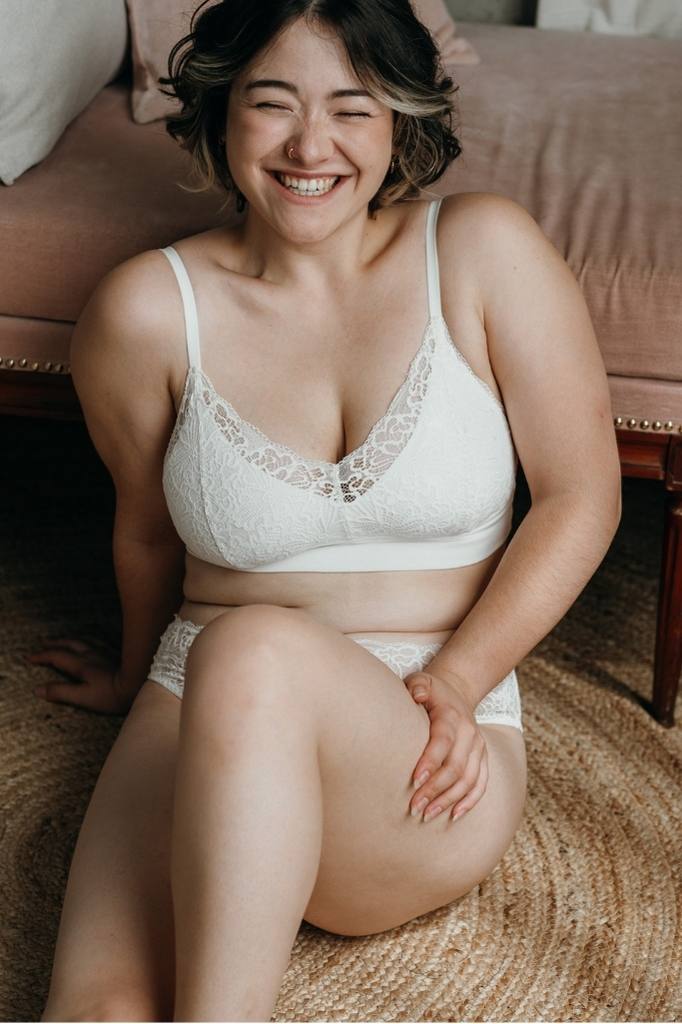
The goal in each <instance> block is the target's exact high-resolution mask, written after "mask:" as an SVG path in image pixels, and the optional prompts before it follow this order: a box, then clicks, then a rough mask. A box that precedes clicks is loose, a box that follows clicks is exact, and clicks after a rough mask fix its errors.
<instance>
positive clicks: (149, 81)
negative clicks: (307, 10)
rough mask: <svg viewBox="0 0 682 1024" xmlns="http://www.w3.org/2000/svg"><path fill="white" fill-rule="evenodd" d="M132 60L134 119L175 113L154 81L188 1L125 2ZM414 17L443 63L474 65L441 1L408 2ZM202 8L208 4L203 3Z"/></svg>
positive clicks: (180, 30)
mask: <svg viewBox="0 0 682 1024" xmlns="http://www.w3.org/2000/svg"><path fill="white" fill-rule="evenodd" d="M126 3H127V5H128V16H129V20H130V31H131V36H132V58H133V91H132V113H133V120H134V121H136V122H137V123H138V124H146V123H147V122H148V121H156V120H157V119H158V118H161V117H166V116H168V115H169V114H173V113H175V112H176V111H177V110H178V102H177V100H174V99H171V97H169V96H164V94H163V93H162V92H160V91H159V88H158V79H159V77H160V76H161V77H166V76H167V75H168V55H169V53H170V51H171V48H172V47H173V45H174V43H176V42H177V41H178V39H181V38H182V37H183V36H185V35H187V33H188V32H189V21H190V17H191V14H192V12H193V11H194V10H195V9H196V7H197V6H198V3H193V0H126ZM413 4H414V8H415V11H416V12H417V14H418V17H419V18H420V19H421V20H422V21H423V22H424V24H425V25H426V26H427V27H428V29H429V31H430V32H431V33H432V35H433V37H434V39H435V40H436V42H437V43H438V45H439V47H440V50H441V53H442V55H443V63H444V64H445V65H448V64H478V63H479V60H480V58H479V56H478V54H477V53H476V51H475V50H474V48H473V47H472V46H471V44H470V43H469V42H467V40H466V39H462V38H461V37H460V36H458V35H457V34H456V27H455V23H454V21H453V20H452V18H451V17H450V14H449V12H448V9H447V7H446V6H445V2H444V0H413ZM206 6H210V5H209V4H207V5H206Z"/></svg>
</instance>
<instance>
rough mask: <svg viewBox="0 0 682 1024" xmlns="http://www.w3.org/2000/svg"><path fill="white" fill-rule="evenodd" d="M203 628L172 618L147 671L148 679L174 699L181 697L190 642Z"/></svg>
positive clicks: (186, 620) (187, 621)
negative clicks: (162, 687) (163, 688)
mask: <svg viewBox="0 0 682 1024" xmlns="http://www.w3.org/2000/svg"><path fill="white" fill-rule="evenodd" d="M203 628H204V627H203V626H200V625H199V623H197V622H191V621H190V620H189V619H179V618H178V616H177V615H175V616H173V621H172V622H171V623H170V624H169V625H168V626H166V629H165V630H164V632H163V634H162V635H161V641H160V643H159V646H158V648H157V650H156V654H155V655H154V658H153V660H152V664H151V668H150V669H149V675H148V678H149V679H152V680H153V681H154V682H155V683H161V685H162V686H165V687H166V689H167V690H170V691H171V693H174V694H175V696H176V697H182V694H183V691H184V689H185V661H186V660H187V654H188V652H189V649H190V647H191V646H192V642H193V641H194V638H195V637H196V636H197V634H198V633H201V631H202V629H203Z"/></svg>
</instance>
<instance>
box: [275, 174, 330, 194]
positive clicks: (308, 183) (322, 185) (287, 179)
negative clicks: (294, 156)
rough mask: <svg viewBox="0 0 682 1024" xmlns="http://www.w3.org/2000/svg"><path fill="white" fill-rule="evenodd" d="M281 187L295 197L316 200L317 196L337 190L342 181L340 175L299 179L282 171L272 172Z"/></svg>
mask: <svg viewBox="0 0 682 1024" xmlns="http://www.w3.org/2000/svg"><path fill="white" fill-rule="evenodd" d="M270 173H271V174H272V176H273V178H275V179H276V180H277V181H278V182H279V183H280V185H282V186H283V187H284V188H285V189H287V191H288V192H291V193H293V195H295V196H304V197H310V198H314V197H315V196H326V195H328V193H329V192H332V191H333V189H335V188H336V187H337V186H338V184H339V182H340V181H341V180H342V178H341V176H340V175H337V176H336V177H332V178H297V177H295V176H294V175H290V174H283V173H281V172H280V171H270Z"/></svg>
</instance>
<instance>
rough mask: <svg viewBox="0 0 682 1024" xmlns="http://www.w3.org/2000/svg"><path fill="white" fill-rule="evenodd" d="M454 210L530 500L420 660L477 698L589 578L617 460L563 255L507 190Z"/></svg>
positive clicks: (600, 549) (600, 554) (611, 522)
mask: <svg viewBox="0 0 682 1024" xmlns="http://www.w3.org/2000/svg"><path fill="white" fill-rule="evenodd" d="M463 215H466V216H471V218H472V220H471V231H470V233H469V239H470V240H473V244H470V246H469V249H468V256H469V258H471V259H472V260H474V261H475V264H474V271H475V274H476V279H477V280H478V281H479V282H480V311H481V315H482V317H483V324H484V328H485V333H486V337H487V341H488V353H489V358H490V364H491V367H492V369H493V373H494V375H495V378H496V380H497V382H498V386H499V389H500V392H501V394H502V398H503V402H504V405H505V409H506V412H507V419H508V421H509V425H510V428H511V432H512V436H513V439H514V444H515V447H516V450H517V453H518V456H519V460H520V462H521V465H522V467H523V471H524V474H525V477H526V480H527V482H528V487H529V490H530V494H531V500H532V504H531V508H530V510H529V512H528V514H527V515H526V516H525V518H524V519H523V521H522V522H521V523H520V524H519V526H518V528H517V530H516V532H515V533H514V535H513V537H512V539H511V541H510V542H509V544H508V546H507V548H506V550H505V552H504V554H503V556H502V558H501V560H500V562H499V564H498V565H497V567H496V570H495V572H494V574H493V576H492V577H491V579H490V581H489V582H488V585H487V587H486V589H485V591H484V592H483V594H482V595H481V597H480V598H479V600H478V601H477V602H476V604H475V605H474V607H473V608H472V609H471V610H470V612H469V613H468V615H467V616H466V617H465V618H464V619H463V620H462V622H461V623H460V624H459V625H458V627H457V629H456V631H455V633H454V634H453V636H452V637H451V638H450V640H449V641H448V642H447V643H446V644H444V645H443V647H442V648H441V649H440V651H439V652H438V654H437V655H436V656H435V657H434V658H433V659H432V661H431V662H430V663H429V665H428V666H427V667H426V671H428V672H434V673H436V674H442V675H443V676H444V677H445V678H448V676H449V675H451V676H452V677H453V678H454V679H455V680H456V682H457V685H458V688H459V689H460V690H463V691H464V692H465V693H466V695H467V697H468V702H469V704H470V706H471V707H472V708H474V707H475V706H476V705H477V704H478V703H479V701H481V700H482V699H483V697H485V696H486V694H488V693H489V692H490V691H491V690H492V689H493V688H494V687H495V686H496V685H497V684H498V683H499V682H500V681H501V680H502V679H503V678H504V677H505V676H506V675H507V674H508V673H509V672H510V671H511V670H512V668H514V667H515V666H516V665H517V664H518V663H519V662H520V661H521V659H522V658H523V657H525V655H526V654H528V652H529V651H530V650H532V648H533V647H534V646H535V645H536V644H537V643H539V641H540V640H542V639H543V637H545V636H546V635H547V634H548V633H549V632H550V630H551V629H552V628H553V627H554V626H555V625H556V623H557V622H558V621H559V620H560V619H561V618H562V616H563V615H564V614H565V612H566V611H567V610H568V608H570V606H571V605H572V604H573V602H574V601H575V600H576V598H577V597H578V595H579V594H580V592H581V591H582V590H583V588H584V587H585V585H586V584H587V582H588V581H589V579H590V578H591V577H592V576H593V574H594V572H595V571H596V569H597V567H598V566H599V564H600V563H601V561H602V559H603V558H604V555H605V554H606V552H607V550H608V548H609V546H610V544H611V541H612V539H613V536H614V534H615V532H616V530H617V527H618V523H619V521H620V515H621V472H620V460H619V456H618V446H617V443H616V436H615V430H614V427H613V419H612V412H611V400H610V394H609V387H608V382H607V377H606V369H605V367H604V363H603V360H602V356H601V352H600V350H599V345H598V343H597V339H596V336H595V333H594V329H593V326H592V322H591V320H590V315H589V312H588V309H587V306H586V303H585V300H584V298H583V295H582V292H581V290H580V287H579V285H578V282H577V280H576V278H575V277H574V275H573V273H572V271H571V269H570V268H569V266H568V264H567V263H566V262H565V260H564V259H563V257H562V256H561V255H560V254H559V253H558V251H557V250H556V249H555V248H554V246H553V245H552V243H551V242H550V241H549V240H548V239H547V237H546V236H545V235H544V234H543V232H542V230H541V229H540V227H539V226H538V225H537V224H536V222H535V221H534V220H533V218H532V217H531V216H530V214H528V213H527V212H526V210H524V208H523V207H522V206H519V205H518V204H517V203H515V202H514V201H513V200H510V199H507V198H505V197H503V196H498V195H494V194H489V193H475V194H471V195H469V196H468V205H467V208H466V210H464V211H462V210H460V211H459V213H458V217H459V218H461V217H462V216H463ZM460 224H461V220H460Z"/></svg>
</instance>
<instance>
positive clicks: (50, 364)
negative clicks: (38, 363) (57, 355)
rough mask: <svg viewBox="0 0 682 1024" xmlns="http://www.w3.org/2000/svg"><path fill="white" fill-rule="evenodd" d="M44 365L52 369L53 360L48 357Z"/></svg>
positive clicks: (47, 368)
mask: <svg viewBox="0 0 682 1024" xmlns="http://www.w3.org/2000/svg"><path fill="white" fill-rule="evenodd" d="M43 366H44V367H45V369H46V370H51V369H52V363H51V361H50V360H49V359H48V361H47V362H46V363H43Z"/></svg>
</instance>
